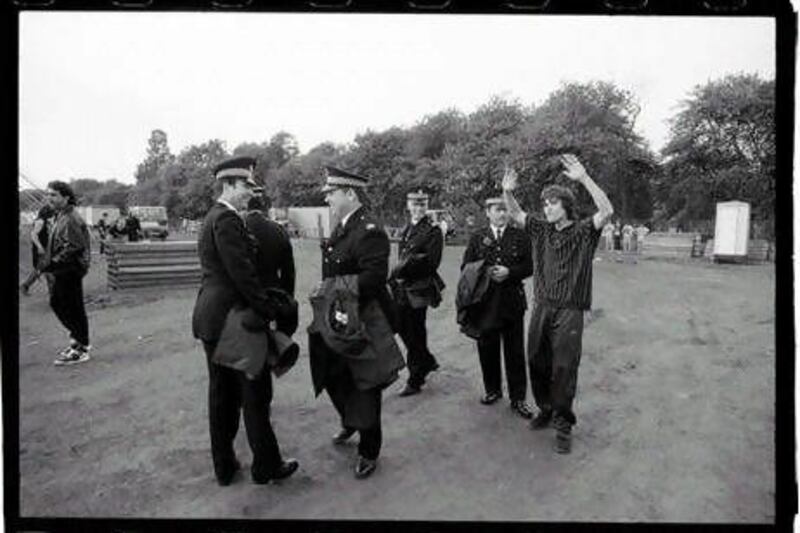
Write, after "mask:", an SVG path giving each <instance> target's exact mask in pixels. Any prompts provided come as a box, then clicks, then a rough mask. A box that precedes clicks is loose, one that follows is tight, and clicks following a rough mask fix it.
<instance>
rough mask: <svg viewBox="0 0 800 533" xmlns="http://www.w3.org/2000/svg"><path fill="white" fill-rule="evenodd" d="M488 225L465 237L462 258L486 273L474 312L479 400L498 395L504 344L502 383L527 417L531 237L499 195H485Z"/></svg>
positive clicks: (490, 399)
mask: <svg viewBox="0 0 800 533" xmlns="http://www.w3.org/2000/svg"><path fill="white" fill-rule="evenodd" d="M486 217H487V218H488V219H489V224H488V225H487V226H486V227H484V228H481V229H479V230H478V231H476V232H475V233H473V234H472V235H471V236H470V239H469V243H468V244H467V249H466V250H465V251H464V256H463V258H462V261H461V270H462V272H463V271H464V269H465V267H466V266H467V264H470V263H475V262H477V261H483V262H484V263H483V264H484V268H485V269H486V270H487V272H488V275H489V277H490V282H489V288H488V290H487V292H486V293H485V294H484V296H483V298H482V299H481V300H480V303H479V304H477V310H476V311H475V316H476V319H475V321H476V322H477V323H478V324H479V328H480V333H479V338H478V339H477V340H478V358H479V361H480V365H481V374H482V376H483V386H484V392H485V394H484V395H483V397H482V398H481V400H480V401H481V403H482V404H484V405H491V404H493V403H495V402H497V401H498V400H499V399H500V398H502V397H503V388H502V375H501V373H500V346H501V344H502V347H503V356H504V357H503V359H504V363H505V375H506V385H507V386H508V397H509V400H510V403H509V405H510V407H511V409H512V411H514V412H515V413H516V414H518V415H519V416H521V417H523V418H531V417H532V416H533V413H532V412H531V409H530V407H528V404H527V403H525V397H526V396H527V394H528V378H527V375H526V368H525V341H524V336H525V323H524V317H525V310H526V309H527V307H528V305H527V303H526V301H525V289H524V288H523V285H522V282H523V280H524V279H525V278H528V277H530V275H531V274H532V273H533V260H532V258H531V240H530V238H529V237H528V236H527V235H526V234H525V232H524V231H523V230H522V229H520V228H516V227H514V226H512V225H510V224H509V223H508V222H509V221H508V210H507V209H506V204H505V202H504V201H503V199H502V198H489V199H488V200H486Z"/></svg>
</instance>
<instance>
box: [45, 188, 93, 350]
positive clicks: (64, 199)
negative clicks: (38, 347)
mask: <svg viewBox="0 0 800 533" xmlns="http://www.w3.org/2000/svg"><path fill="white" fill-rule="evenodd" d="M47 200H48V202H49V204H50V206H51V207H52V208H53V209H54V210H55V212H56V216H55V222H53V228H52V230H51V231H50V235H49V237H48V243H47V252H46V254H45V259H44V262H43V264H42V267H41V271H42V272H43V273H46V274H47V273H49V274H51V275H52V276H53V287H52V290H51V291H50V307H52V308H53V312H54V313H55V314H56V316H57V317H58V319H59V320H60V321H61V323H62V324H63V325H64V327H66V328H67V329H68V330H69V334H70V344H69V346H67V347H66V348H64V349H63V350H61V352H60V353H59V354H58V358H57V359H56V360H55V361H54V364H56V365H58V366H61V365H73V364H76V363H83V362H85V361H88V360H89V348H90V346H89V320H88V318H87V316H86V307H85V306H84V302H83V277H84V276H85V275H86V273H87V272H88V271H89V264H90V262H91V248H90V246H91V245H90V242H91V241H90V237H89V228H88V227H87V226H86V222H84V221H83V219H82V218H81V216H80V215H79V214H78V212H77V211H76V210H75V205H76V204H77V198H76V197H75V193H74V192H73V190H72V187H70V186H69V185H68V184H67V183H64V182H63V181H52V182H50V183H49V184H48V185H47Z"/></svg>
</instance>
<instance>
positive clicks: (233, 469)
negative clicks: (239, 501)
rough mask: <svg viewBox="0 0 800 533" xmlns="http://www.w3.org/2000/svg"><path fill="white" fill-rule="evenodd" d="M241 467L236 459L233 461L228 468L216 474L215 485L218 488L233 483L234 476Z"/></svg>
mask: <svg viewBox="0 0 800 533" xmlns="http://www.w3.org/2000/svg"><path fill="white" fill-rule="evenodd" d="M241 468H242V465H241V464H239V461H237V460H236V459H234V460H233V462H232V463H231V465H230V467H228V468H227V469H226V470H224V471H222V472H220V473H218V474H217V483H218V484H219V486H220V487H227V486H228V485H230V484H231V483H233V479H234V478H235V477H236V474H237V473H238V472H239V470H241Z"/></svg>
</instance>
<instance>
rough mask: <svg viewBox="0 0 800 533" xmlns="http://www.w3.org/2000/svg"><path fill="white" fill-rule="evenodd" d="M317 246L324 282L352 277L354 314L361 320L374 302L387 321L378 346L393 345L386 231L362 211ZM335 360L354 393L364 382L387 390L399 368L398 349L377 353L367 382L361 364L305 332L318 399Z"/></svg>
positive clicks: (362, 209) (402, 362)
mask: <svg viewBox="0 0 800 533" xmlns="http://www.w3.org/2000/svg"><path fill="white" fill-rule="evenodd" d="M321 245H322V277H323V279H327V278H333V277H337V276H349V275H354V276H355V279H356V290H357V292H358V308H359V313H361V314H362V315H364V314H365V313H364V312H365V310H367V308H371V309H372V308H375V306H373V305H369V304H370V303H377V304H378V306H377V308H375V309H379V312H380V313H381V314H382V315H383V318H384V319H386V320H384V321H383V322H384V324H386V327H382V328H380V330H381V331H382V335H383V336H385V337H386V338H384V339H380V341H381V343H383V342H385V341H391V343H392V344H394V338H393V332H392V329H391V327H389V323H391V318H393V317H394V313H393V311H392V309H393V307H392V306H393V302H392V299H391V297H390V296H389V292H388V290H387V289H386V279H387V276H388V271H389V253H390V245H389V237H388V236H387V235H386V232H385V231H384V230H383V228H382V227H381V226H380V225H379V224H378V223H377V222H376V221H375V220H374V219H373V218H372V217H371V216H370V214H369V213H368V212H367V211H366V210H365V209H364V208H363V207H362V208H359V209H358V210H356V211H355V212H354V213H353V214H352V215H350V218H348V219H347V224H346V225H345V226H344V227H341V226H337V228H336V229H335V230H334V232H333V234H332V235H331V238H330V239H328V240H327V241H323V242H322V244H321ZM370 312H371V311H370ZM370 312H367V313H366V315H369V314H370ZM395 348H396V344H395ZM340 358H342V359H344V361H345V363H347V365H348V367H349V368H350V371H351V372H352V373H353V374H354V381H355V382H356V383H360V384H361V386H360V387H359V388H365V387H366V384H365V383H366V381H369V383H370V385H371V386H372V387H375V386H386V385H388V384H389V383H391V382H392V381H393V380H394V379H396V377H397V371H398V369H399V368H402V367H403V366H404V361H403V356H402V354H401V353H400V350H399V348H396V349H394V350H384V351H382V353H378V354H377V358H376V360H375V362H374V363H371V364H370V365H369V366H370V368H369V375H370V376H372V377H369V378H367V376H366V375H365V376H361V375H360V372H361V370H362V368H361V367H360V363H358V362H355V364H354V361H355V360H353V359H348V358H347V357H343V356H342V355H341V354H338V353H336V352H334V351H333V350H331V349H330V347H328V346H327V345H326V344H325V342H324V341H323V340H322V337H321V335H320V334H319V333H315V332H309V359H310V366H311V377H312V381H313V383H314V388H315V392H316V393H317V394H319V393H320V392H321V390H323V389H324V388H325V381H326V379H327V374H328V368H329V367H330V366H332V365H335V364H336V362H338V361H341V359H340ZM362 377H363V378H366V379H362Z"/></svg>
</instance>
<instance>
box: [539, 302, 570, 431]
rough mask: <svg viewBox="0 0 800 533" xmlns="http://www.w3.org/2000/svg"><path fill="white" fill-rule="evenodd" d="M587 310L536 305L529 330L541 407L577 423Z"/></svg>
mask: <svg viewBox="0 0 800 533" xmlns="http://www.w3.org/2000/svg"><path fill="white" fill-rule="evenodd" d="M582 341H583V311H582V310H580V309H565V308H560V307H552V306H549V305H547V304H540V303H538V302H537V303H535V304H534V308H533V312H532V314H531V322H530V327H529V328H528V364H529V367H530V374H531V385H532V387H533V398H534V400H535V401H536V405H537V407H539V409H542V410H552V412H553V413H554V414H555V416H556V417H560V418H563V419H564V420H566V421H567V422H569V424H574V423H575V413H573V412H572V402H573V400H574V399H575V391H576V387H577V384H578V364H579V363H580V361H581V349H582Z"/></svg>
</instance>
